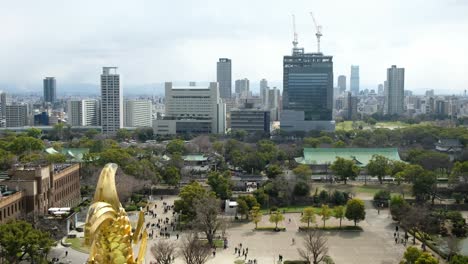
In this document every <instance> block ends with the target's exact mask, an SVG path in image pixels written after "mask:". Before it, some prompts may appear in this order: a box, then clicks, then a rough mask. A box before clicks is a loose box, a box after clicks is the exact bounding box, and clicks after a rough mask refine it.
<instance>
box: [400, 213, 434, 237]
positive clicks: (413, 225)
mask: <svg viewBox="0 0 468 264" xmlns="http://www.w3.org/2000/svg"><path fill="white" fill-rule="evenodd" d="M400 223H401V225H402V226H403V227H404V228H405V230H408V231H411V232H412V233H413V244H416V236H417V235H419V236H420V237H424V236H423V232H425V233H430V232H437V230H439V225H440V223H438V221H437V219H436V218H435V217H434V216H431V215H430V211H429V210H428V209H427V208H425V207H423V206H408V207H407V209H406V210H405V212H404V213H403V214H402V217H401V220H400Z"/></svg>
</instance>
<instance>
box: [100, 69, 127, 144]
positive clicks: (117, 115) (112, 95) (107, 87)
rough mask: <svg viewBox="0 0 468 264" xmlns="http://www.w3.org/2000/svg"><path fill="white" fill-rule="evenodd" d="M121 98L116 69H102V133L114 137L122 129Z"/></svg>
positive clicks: (118, 76) (120, 87)
mask: <svg viewBox="0 0 468 264" xmlns="http://www.w3.org/2000/svg"><path fill="white" fill-rule="evenodd" d="M123 119H124V118H123V98H122V86H121V84H120V75H119V74H117V67H103V68H102V74H101V125H102V133H104V134H109V135H114V134H115V133H116V132H117V130H119V129H120V128H122V127H123Z"/></svg>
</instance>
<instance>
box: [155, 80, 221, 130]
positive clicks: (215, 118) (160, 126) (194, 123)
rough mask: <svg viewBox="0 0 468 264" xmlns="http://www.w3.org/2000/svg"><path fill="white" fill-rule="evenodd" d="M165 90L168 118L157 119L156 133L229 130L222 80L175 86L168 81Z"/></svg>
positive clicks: (166, 115)
mask: <svg viewBox="0 0 468 264" xmlns="http://www.w3.org/2000/svg"><path fill="white" fill-rule="evenodd" d="M165 91H166V108H165V118H164V120H154V122H153V128H154V130H155V133H156V134H179V133H195V134H199V133H212V134H224V133H225V131H226V105H225V104H224V103H223V101H222V100H221V98H220V94H219V89H218V83H215V82H212V83H210V84H209V86H208V87H199V86H187V87H174V86H173V85H172V83H171V82H167V83H166V84H165Z"/></svg>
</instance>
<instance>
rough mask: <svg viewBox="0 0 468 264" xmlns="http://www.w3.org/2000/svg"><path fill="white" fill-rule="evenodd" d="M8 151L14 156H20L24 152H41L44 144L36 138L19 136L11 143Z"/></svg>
mask: <svg viewBox="0 0 468 264" xmlns="http://www.w3.org/2000/svg"><path fill="white" fill-rule="evenodd" d="M9 149H10V150H11V151H12V152H13V153H15V154H16V155H21V154H23V153H24V152H26V151H29V152H31V151H42V150H43V149H44V143H43V142H42V140H40V139H37V138H33V137H25V136H21V137H16V138H15V139H14V140H13V142H11V144H10V148H9Z"/></svg>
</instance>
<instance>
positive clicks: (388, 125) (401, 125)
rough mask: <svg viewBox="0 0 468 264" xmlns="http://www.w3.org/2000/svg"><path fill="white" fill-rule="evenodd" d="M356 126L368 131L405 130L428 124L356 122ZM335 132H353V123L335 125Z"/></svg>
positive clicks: (345, 122) (344, 122) (346, 122)
mask: <svg viewBox="0 0 468 264" xmlns="http://www.w3.org/2000/svg"><path fill="white" fill-rule="evenodd" d="M356 123H357V124H358V126H359V125H360V126H362V127H363V129H368V128H388V129H396V128H405V127H410V126H417V125H428V124H430V122H421V123H419V124H414V125H412V124H408V123H403V122H401V121H386V122H377V124H375V125H374V126H371V125H369V124H366V123H364V122H363V121H356ZM336 130H344V131H350V130H353V121H343V122H339V123H336Z"/></svg>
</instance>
